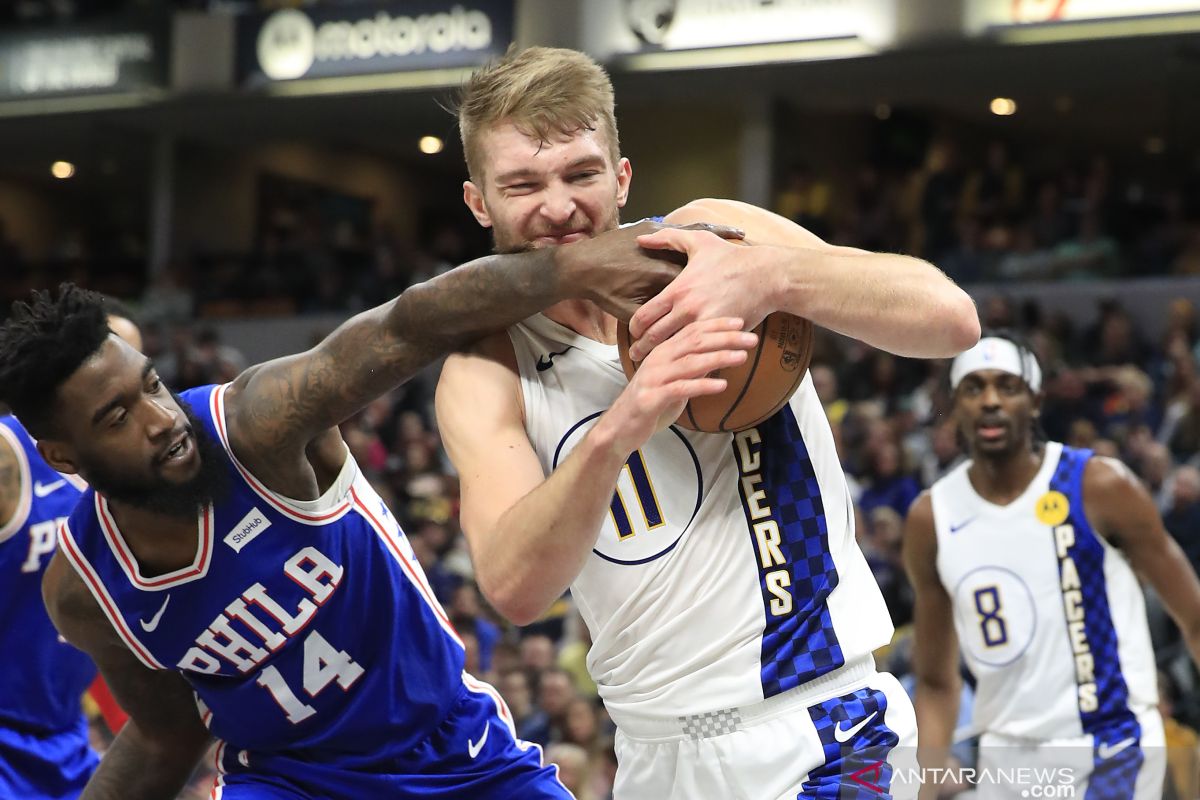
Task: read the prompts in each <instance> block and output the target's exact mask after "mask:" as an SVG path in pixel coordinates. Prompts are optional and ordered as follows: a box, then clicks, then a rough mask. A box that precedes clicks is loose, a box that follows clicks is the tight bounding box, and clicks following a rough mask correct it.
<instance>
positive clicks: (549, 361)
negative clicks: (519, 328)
mask: <svg viewBox="0 0 1200 800" xmlns="http://www.w3.org/2000/svg"><path fill="white" fill-rule="evenodd" d="M572 347H573V345H567V346H566V347H564V348H563V349H562V350H561V351H559V352H557V353H551V354H550V355H546V356H538V360H537V365H536V366H537V371H538V372H545V371H546V370H548V369H550V368H551V367H553V366H554V358H555V356H561V355H565V354H566V352H567V351H568V350H570V349H572Z"/></svg>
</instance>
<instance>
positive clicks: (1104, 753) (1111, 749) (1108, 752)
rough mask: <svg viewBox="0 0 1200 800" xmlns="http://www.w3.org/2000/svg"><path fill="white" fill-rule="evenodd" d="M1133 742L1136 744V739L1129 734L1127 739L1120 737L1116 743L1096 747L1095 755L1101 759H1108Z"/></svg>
mask: <svg viewBox="0 0 1200 800" xmlns="http://www.w3.org/2000/svg"><path fill="white" fill-rule="evenodd" d="M1135 744H1137V739H1136V738H1134V737H1132V736H1130V737H1129V738H1128V739H1122V740H1121V741H1119V742H1117V743H1116V744H1102V745H1100V746H1099V747H1097V748H1096V755H1097V756H1098V757H1099V758H1100V760H1101V761H1107V760H1108V759H1110V758H1112V757H1113V756H1115V755H1117V754H1118V753H1120V752H1121V751H1122V750H1128V749H1129V748H1130V747H1132V746H1133V745H1135Z"/></svg>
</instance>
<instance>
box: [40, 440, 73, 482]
mask: <svg viewBox="0 0 1200 800" xmlns="http://www.w3.org/2000/svg"><path fill="white" fill-rule="evenodd" d="M37 449H38V455H40V456H41V457H42V460H43V461H45V462H46V463H47V464H49V465H50V466H51V467H53V468H54V469H55V470H56V471H58V472H61V473H63V474H65V475H78V474H79V467H78V466H77V465H76V463H75V454H74V453H72V452H71V448H70V447H69V446H68V445H67V444H66V442H60V441H57V440H55V439H38V443H37Z"/></svg>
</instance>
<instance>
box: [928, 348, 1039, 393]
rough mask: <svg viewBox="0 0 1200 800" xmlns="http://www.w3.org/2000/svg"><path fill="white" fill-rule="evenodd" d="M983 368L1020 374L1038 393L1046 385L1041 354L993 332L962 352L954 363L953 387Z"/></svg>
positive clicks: (952, 373) (952, 371)
mask: <svg viewBox="0 0 1200 800" xmlns="http://www.w3.org/2000/svg"><path fill="white" fill-rule="evenodd" d="M981 369H998V370H1001V371H1003V372H1008V373H1011V374H1013V375H1016V376H1018V377H1020V378H1022V379H1023V380H1024V381H1025V383H1027V384H1029V389H1030V391H1033V392H1035V393H1036V392H1039V391H1041V389H1042V368H1041V367H1039V366H1038V362H1037V357H1036V356H1034V354H1033V353H1031V352H1029V351H1028V350H1022V349H1020V348H1018V347H1017V346H1016V345H1015V344H1013V343H1012V342H1010V341H1009V340H1008V339H1000V338H997V337H995V336H989V337H987V338H984V339H980V340H979V343H978V344H976V345H975V346H974V347H972V348H971V349H970V350H968V351H966V352H965V353H960V354H959V355H958V357H957V358H955V359H954V363H953V364H951V365H950V388H951V389H957V388H958V384H959V383H961V382H962V379H963V378H965V377H967V376H968V375H970V374H971V373H972V372H978V371H979V370H981Z"/></svg>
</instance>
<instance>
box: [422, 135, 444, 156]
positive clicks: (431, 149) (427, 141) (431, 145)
mask: <svg viewBox="0 0 1200 800" xmlns="http://www.w3.org/2000/svg"><path fill="white" fill-rule="evenodd" d="M445 146H446V144H445V142H443V141H442V140H441V139H439V138H438V137H436V136H422V137H421V141H420V142H418V143H417V147H419V148H421V152H422V153H424V154H425V155H427V156H431V155H433V154H434V153H440V152H442V148H443V147H445Z"/></svg>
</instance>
